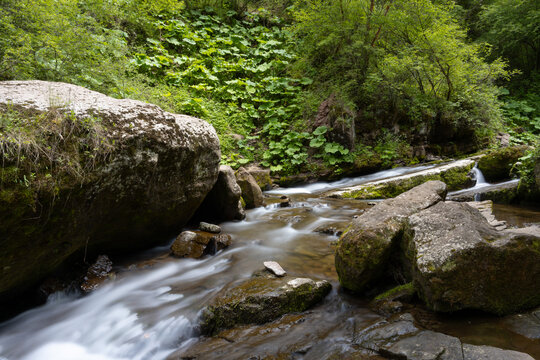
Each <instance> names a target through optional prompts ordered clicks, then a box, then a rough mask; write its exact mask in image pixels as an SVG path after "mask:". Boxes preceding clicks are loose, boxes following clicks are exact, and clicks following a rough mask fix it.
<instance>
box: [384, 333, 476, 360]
mask: <svg viewBox="0 0 540 360" xmlns="http://www.w3.org/2000/svg"><path fill="white" fill-rule="evenodd" d="M379 352H380V353H381V354H382V355H384V356H388V357H390V358H396V359H406V360H463V352H462V350H461V341H459V339H458V338H455V337H453V336H448V335H445V334H441V333H437V332H433V331H429V330H424V331H421V332H419V333H417V334H415V335H413V336H410V337H405V338H402V339H400V340H399V341H397V342H396V343H394V344H391V345H383V346H381V349H380V350H379ZM471 360H472V359H471Z"/></svg>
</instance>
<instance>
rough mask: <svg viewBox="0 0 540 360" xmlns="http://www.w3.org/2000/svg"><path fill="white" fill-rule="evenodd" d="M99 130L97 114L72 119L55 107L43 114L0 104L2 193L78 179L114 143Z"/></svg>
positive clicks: (55, 188) (57, 186) (52, 187)
mask: <svg viewBox="0 0 540 360" xmlns="http://www.w3.org/2000/svg"><path fill="white" fill-rule="evenodd" d="M105 133H106V131H105V129H104V127H103V125H102V123H101V121H100V119H97V118H85V119H77V118H76V117H75V116H73V115H72V114H63V113H61V112H59V111H57V110H55V109H51V110H50V111H49V112H47V113H43V114H29V113H22V112H20V111H17V110H15V109H12V108H7V109H3V110H2V111H1V112H0V151H1V153H2V167H1V169H0V185H1V188H2V189H3V190H2V196H3V198H6V197H9V191H15V192H17V191H19V190H23V191H26V190H28V191H26V192H28V194H30V193H32V194H33V195H32V197H34V195H36V194H37V193H38V192H41V191H46V192H48V193H50V194H53V196H54V195H57V194H58V193H59V192H60V190H61V188H62V187H63V186H66V185H71V184H73V183H74V182H75V183H77V182H79V183H83V182H84V181H86V180H87V176H88V175H87V174H88V173H89V172H90V171H91V170H92V169H93V168H94V167H95V166H96V164H97V163H99V162H103V161H104V160H106V159H107V157H108V156H109V154H110V153H111V151H112V149H113V148H114V145H115V144H114V141H112V140H111V139H108V138H107V137H106V136H105ZM10 189H12V190H10ZM13 189H14V190H13ZM4 200H5V199H4Z"/></svg>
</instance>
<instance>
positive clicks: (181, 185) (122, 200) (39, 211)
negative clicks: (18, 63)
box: [0, 81, 220, 297]
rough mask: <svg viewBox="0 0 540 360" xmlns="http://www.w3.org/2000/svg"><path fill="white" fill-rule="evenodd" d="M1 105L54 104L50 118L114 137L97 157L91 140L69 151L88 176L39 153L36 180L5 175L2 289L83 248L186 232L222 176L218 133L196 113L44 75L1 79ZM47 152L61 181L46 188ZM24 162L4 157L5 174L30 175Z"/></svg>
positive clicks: (19, 108) (17, 286)
mask: <svg viewBox="0 0 540 360" xmlns="http://www.w3.org/2000/svg"><path fill="white" fill-rule="evenodd" d="M0 111H13V112H16V113H17V114H18V115H17V116H19V117H21V118H27V119H33V116H34V115H35V114H46V113H47V114H51V113H54V114H55V117H54V118H53V119H52V120H51V121H58V122H60V123H62V124H65V125H66V126H73V124H75V125H74V127H73V129H74V131H76V132H79V135H80V139H81V140H84V139H86V138H85V137H84V136H85V135H84V131H82V130H81V129H83V130H84V129H85V126H87V125H88V124H94V125H95V126H94V127H92V126H88V128H89V130H88V131H99V132H100V134H99V136H96V137H94V139H96V138H97V139H98V140H99V139H101V141H102V142H107V143H108V144H109V148H108V149H107V153H106V154H105V155H103V154H102V155H101V156H99V157H98V156H97V154H96V153H94V155H96V157H95V158H94V162H93V163H92V162H91V161H86V160H84V159H88V158H90V159H91V156H90V155H92V154H91V153H92V148H90V150H89V151H82V150H80V148H81V147H83V148H88V146H89V145H88V144H86V143H83V142H81V143H80V144H79V145H80V146H79V147H77V146H75V147H73V148H72V149H70V150H69V151H72V152H73V153H71V154H69V155H70V156H71V158H72V159H75V160H74V161H79V160H80V162H81V164H82V162H83V161H85V162H84V164H83V165H85V166H86V167H83V166H81V167H80V168H81V169H83V170H84V173H83V174H82V175H81V176H78V177H75V176H72V175H71V174H69V173H64V172H62V171H58V172H54V171H53V170H54V169H56V168H58V167H57V166H58V165H62V163H61V162H60V161H58V160H56V159H54V158H50V159H49V158H43V159H40V158H39V156H38V157H37V159H36V160H35V164H37V165H36V166H37V169H34V175H35V177H36V179H35V181H28V182H26V183H24V184H22V186H21V184H20V183H17V182H16V181H13V182H9V183H8V182H3V183H2V185H1V186H2V188H1V191H2V196H0V217H1V218H2V221H1V224H0V254H1V255H0V297H2V296H7V295H8V292H11V295H12V294H13V292H16V291H17V290H24V289H26V288H28V287H31V286H32V285H34V284H36V283H37V282H38V281H39V280H40V279H42V278H43V277H44V276H45V275H47V274H48V273H50V272H51V271H53V270H54V269H55V268H57V267H58V266H60V265H61V264H62V263H63V262H64V261H65V260H66V259H67V258H68V257H70V256H71V255H74V254H75V253H76V252H77V251H81V255H80V259H81V260H82V259H83V256H84V253H86V254H87V256H90V254H92V253H94V254H96V255H97V253H98V252H100V253H102V252H106V251H125V250H134V249H137V248H143V247H148V246H151V245H153V244H154V243H156V242H158V241H161V240H163V239H164V238H165V237H169V236H170V235H171V234H174V233H178V231H179V230H180V229H181V228H182V226H183V225H184V224H185V223H186V222H187V221H188V220H189V219H190V217H191V216H192V215H193V213H194V211H195V210H196V209H197V208H198V207H199V205H200V204H201V202H202V201H203V199H204V197H205V196H206V195H207V193H208V192H209V191H210V189H211V188H212V186H213V185H214V183H215V182H216V179H217V175H218V170H219V162H220V148H219V140H218V137H217V134H216V132H215V130H214V129H213V127H212V126H211V125H210V124H208V123H207V122H205V121H203V120H200V119H197V118H193V117H190V116H185V115H178V114H171V113H168V112H165V111H163V110H161V109H160V108H159V107H157V106H155V105H151V104H146V103H143V102H140V101H135V100H126V99H123V100H121V99H114V98H111V97H108V96H105V95H103V94H100V93H97V92H94V91H90V90H87V89H84V88H82V87H79V86H75V85H70V84H65V83H53V82H44V81H8V82H0ZM45 118H46V119H48V117H45ZM66 119H68V120H66ZM69 119H76V120H73V121H72V120H69ZM77 126H78V127H77ZM50 136H51V137H54V136H57V137H58V136H59V135H58V134H55V133H51V134H50ZM67 136H69V134H68V135H67ZM63 137H64V140H66V141H67V138H66V134H64V135H63ZM87 138H88V137H87ZM96 146H100V144H99V143H97V144H96ZM60 151H62V150H60ZM58 154H59V155H63V154H62V153H56V154H55V155H58ZM64 155H65V154H64ZM42 160H43V161H42ZM47 161H50V163H51V164H52V165H50V166H52V168H50V169H52V170H51V172H52V173H53V174H52V175H53V176H52V181H54V186H50V187H39V185H40V184H44V183H47V181H49V182H50V181H51V179H50V178H51V176H50V175H51V174H48V175H49V176H48V177H47V175H46V174H45V171H44V170H45V165H46V164H47ZM43 164H45V165H43ZM64 165H65V164H64ZM75 165H77V164H75ZM90 165H91V166H90ZM16 166H17V163H16V162H12V163H11V164H10V163H7V164H6V163H4V164H3V167H2V175H6V176H7V171H8V170H10V171H12V172H14V173H15V174H18V175H20V177H22V175H23V170H21V169H16ZM40 166H43V168H41V167H40ZM47 166H49V165H47ZM14 169H15V170H14ZM19 170H20V171H19ZM17 171H18V172H17ZM18 175H17V176H18ZM28 178H29V177H28V176H27V179H28ZM23 180H24V178H23Z"/></svg>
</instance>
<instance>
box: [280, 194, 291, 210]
mask: <svg viewBox="0 0 540 360" xmlns="http://www.w3.org/2000/svg"><path fill="white" fill-rule="evenodd" d="M290 206H291V199H289V197H287V196H285V195H283V196H282V197H281V198H280V199H279V207H282V208H285V207H290Z"/></svg>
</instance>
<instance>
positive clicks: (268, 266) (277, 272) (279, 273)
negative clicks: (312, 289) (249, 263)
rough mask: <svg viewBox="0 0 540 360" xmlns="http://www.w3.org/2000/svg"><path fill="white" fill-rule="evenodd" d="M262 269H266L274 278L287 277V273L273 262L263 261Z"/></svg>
mask: <svg viewBox="0 0 540 360" xmlns="http://www.w3.org/2000/svg"><path fill="white" fill-rule="evenodd" d="M264 267H265V268H266V269H268V271H270V272H271V273H272V274H274V275H276V276H279V277H282V276H285V275H287V272H286V271H285V270H283V268H282V267H281V265H279V264H278V263H277V262H275V261H265V262H264Z"/></svg>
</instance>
